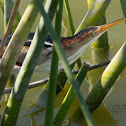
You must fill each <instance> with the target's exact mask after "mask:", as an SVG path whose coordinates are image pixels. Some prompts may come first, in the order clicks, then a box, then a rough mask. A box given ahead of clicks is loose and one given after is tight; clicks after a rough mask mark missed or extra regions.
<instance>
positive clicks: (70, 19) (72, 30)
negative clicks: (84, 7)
mask: <svg viewBox="0 0 126 126" xmlns="http://www.w3.org/2000/svg"><path fill="white" fill-rule="evenodd" d="M64 3H65V7H66V12H67V16H68V18H69V24H70V29H71V33H72V35H74V33H75V27H74V23H73V19H72V15H71V11H70V6H69V3H68V0H64Z"/></svg>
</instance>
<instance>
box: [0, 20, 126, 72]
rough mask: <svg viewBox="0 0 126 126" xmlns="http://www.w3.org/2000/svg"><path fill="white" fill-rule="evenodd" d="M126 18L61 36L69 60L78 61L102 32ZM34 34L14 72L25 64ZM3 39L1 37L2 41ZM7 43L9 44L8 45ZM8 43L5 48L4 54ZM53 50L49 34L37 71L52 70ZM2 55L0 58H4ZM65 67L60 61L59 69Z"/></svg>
mask: <svg viewBox="0 0 126 126" xmlns="http://www.w3.org/2000/svg"><path fill="white" fill-rule="evenodd" d="M124 20H126V18H121V19H118V20H116V21H113V22H111V23H108V24H104V25H100V26H90V27H87V28H85V29H83V30H81V31H80V32H78V33H77V34H75V35H73V36H70V37H61V46H62V48H63V49H64V52H65V55H66V57H67V61H68V62H69V64H70V65H71V64H72V63H74V62H75V61H77V59H78V58H80V57H81V55H82V53H83V52H84V50H85V49H86V48H87V47H88V46H89V45H90V44H91V43H92V42H94V41H96V40H97V39H98V38H99V37H100V36H101V35H102V34H104V33H105V32H106V31H107V30H108V29H109V28H111V27H112V26H114V25H116V24H118V23H120V22H122V21H124ZM33 36H34V32H31V33H30V34H29V35H28V37H27V40H26V42H25V44H24V46H23V48H22V50H21V52H20V55H19V57H18V59H17V62H16V64H15V66H14V68H13V71H12V73H14V74H17V73H18V72H19V70H20V68H21V66H22V64H23V61H24V58H25V56H26V54H27V52H28V49H29V47H30V45H31V42H32V39H33ZM11 37H12V36H9V37H8V40H7V42H8V43H9V40H10V39H11ZM1 41H2V39H0V42H1ZM8 43H7V45H8ZM7 45H6V46H5V47H4V49H3V53H2V55H3V54H4V52H5V50H6V48H7ZM52 51H53V42H52V39H51V37H50V35H48V37H47V39H46V41H45V44H44V47H43V49H42V51H41V54H40V57H39V59H38V62H37V65H36V67H35V71H36V72H38V73H49V72H50V66H51V57H52ZM2 55H1V56H0V58H2ZM61 69H63V66H62V64H61V61H59V64H58V70H61Z"/></svg>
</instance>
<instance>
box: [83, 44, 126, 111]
mask: <svg viewBox="0 0 126 126" xmlns="http://www.w3.org/2000/svg"><path fill="white" fill-rule="evenodd" d="M125 67H126V43H124V44H123V46H122V47H121V48H120V50H119V51H118V52H117V54H116V55H115V56H114V58H113V59H112V61H111V62H110V64H109V65H108V66H107V68H106V69H105V71H104V72H103V74H102V76H101V79H100V80H99V81H98V82H97V84H96V85H95V86H94V88H93V89H92V90H91V92H90V93H89V95H88V96H87V98H86V100H85V101H86V103H87V105H88V106H89V109H90V110H91V111H93V110H95V109H96V108H97V107H98V106H99V105H100V104H101V103H102V101H103V99H104V97H105V96H106V94H107V93H108V92H109V90H110V89H111V87H112V85H113V84H114V83H115V81H116V79H117V78H118V77H119V75H120V73H121V72H122V71H123V69H124V68H125Z"/></svg>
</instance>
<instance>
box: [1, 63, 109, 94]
mask: <svg viewBox="0 0 126 126" xmlns="http://www.w3.org/2000/svg"><path fill="white" fill-rule="evenodd" d="M109 63H110V61H106V62H103V63H99V64H96V65H91V66H90V68H89V70H93V69H97V68H100V67H102V66H106V65H108V64H109ZM78 72H79V70H74V71H73V74H74V75H75V74H77V73H78ZM48 80H49V78H45V79H43V80H39V81H36V82H32V83H30V84H29V86H28V89H31V88H35V87H38V86H41V85H44V84H46V83H47V82H48ZM12 89H13V87H10V88H5V90H4V93H3V94H6V93H10V92H11V90H12Z"/></svg>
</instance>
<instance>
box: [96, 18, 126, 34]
mask: <svg viewBox="0 0 126 126" xmlns="http://www.w3.org/2000/svg"><path fill="white" fill-rule="evenodd" d="M124 20H126V18H122V19H118V20H116V21H114V22H111V23H108V24H105V25H101V26H99V28H98V29H97V30H96V32H98V33H104V32H105V31H107V30H108V29H109V28H111V27H112V26H114V25H116V24H118V23H120V22H122V21H124Z"/></svg>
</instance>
